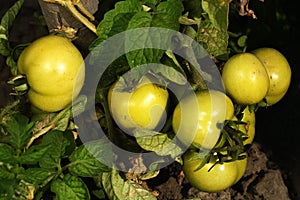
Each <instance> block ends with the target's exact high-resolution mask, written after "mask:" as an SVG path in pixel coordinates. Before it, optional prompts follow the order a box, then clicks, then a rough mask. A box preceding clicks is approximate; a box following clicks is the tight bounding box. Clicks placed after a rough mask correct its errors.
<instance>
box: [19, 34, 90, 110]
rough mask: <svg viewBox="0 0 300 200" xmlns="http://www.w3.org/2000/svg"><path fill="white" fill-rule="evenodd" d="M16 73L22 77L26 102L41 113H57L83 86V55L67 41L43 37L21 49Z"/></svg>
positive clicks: (54, 37)
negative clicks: (22, 75)
mask: <svg viewBox="0 0 300 200" xmlns="http://www.w3.org/2000/svg"><path fill="white" fill-rule="evenodd" d="M18 70H19V72H20V73H21V74H25V75H26V78H27V81H28V84H29V86H30V89H29V91H28V98H29V101H30V102H31V103H32V105H33V106H35V107H37V108H38V109H40V110H42V111H47V112H56V111H59V110H61V109H63V108H65V107H66V106H67V105H68V104H70V103H71V102H72V98H73V97H76V96H77V95H78V94H79V92H80V90H81V88H82V86H83V82H84V76H85V69H84V61H83V58H82V55H81V54H80V52H79V51H78V49H77V48H76V47H75V46H74V45H73V44H72V42H70V41H69V40H68V39H66V38H63V37H60V36H54V35H49V36H44V37H41V38H39V39H37V40H35V41H34V42H33V43H31V44H30V45H29V46H28V47H26V48H25V49H24V51H23V52H22V53H21V55H20V57H19V60H18Z"/></svg>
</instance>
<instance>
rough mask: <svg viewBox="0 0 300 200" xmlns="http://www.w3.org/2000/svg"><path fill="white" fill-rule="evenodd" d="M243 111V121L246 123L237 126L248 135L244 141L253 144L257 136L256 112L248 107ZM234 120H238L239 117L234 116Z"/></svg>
mask: <svg viewBox="0 0 300 200" xmlns="http://www.w3.org/2000/svg"><path fill="white" fill-rule="evenodd" d="M242 113H243V117H242V119H241V122H244V123H245V124H238V125H237V127H236V128H237V130H239V131H242V132H243V133H245V134H247V135H248V138H247V139H246V140H245V141H244V144H251V143H252V142H253V139H254V136H255V112H254V111H251V112H250V110H249V108H248V107H246V108H245V110H243V112H242ZM233 120H237V118H236V117H234V118H233Z"/></svg>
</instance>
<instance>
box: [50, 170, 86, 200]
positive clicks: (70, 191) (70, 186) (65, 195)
mask: <svg viewBox="0 0 300 200" xmlns="http://www.w3.org/2000/svg"><path fill="white" fill-rule="evenodd" d="M51 191H52V192H54V193H55V194H56V198H55V199H56V200H65V199H72V200H89V199H90V193H89V190H88V188H87V186H86V185H85V183H84V182H83V181H82V180H81V179H80V178H78V177H76V176H72V175H71V174H66V175H65V176H64V178H63V180H61V179H56V180H54V181H52V182H51Z"/></svg>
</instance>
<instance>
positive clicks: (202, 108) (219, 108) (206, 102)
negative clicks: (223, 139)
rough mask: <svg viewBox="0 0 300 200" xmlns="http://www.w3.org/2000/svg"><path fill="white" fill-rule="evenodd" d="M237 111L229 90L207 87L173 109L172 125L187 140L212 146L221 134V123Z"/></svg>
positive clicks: (202, 146)
mask: <svg viewBox="0 0 300 200" xmlns="http://www.w3.org/2000/svg"><path fill="white" fill-rule="evenodd" d="M233 114H234V107H233V103H232V101H231V100H230V98H229V97H228V96H226V94H224V93H222V92H220V91H216V90H210V91H208V90H205V91H200V92H196V94H195V95H189V96H187V97H185V98H184V99H182V100H181V101H180V102H179V104H178V105H177V106H176V107H175V110H174V113H173V119H172V126H173V130H174V132H175V133H176V136H177V137H178V139H179V140H180V141H182V142H183V143H184V144H186V145H190V144H192V145H193V146H195V147H198V148H200V147H201V148H207V149H212V148H213V147H214V146H215V144H216V143H217V141H218V139H219V137H220V133H221V129H222V127H220V125H221V124H223V123H224V121H225V120H229V119H232V117H233Z"/></svg>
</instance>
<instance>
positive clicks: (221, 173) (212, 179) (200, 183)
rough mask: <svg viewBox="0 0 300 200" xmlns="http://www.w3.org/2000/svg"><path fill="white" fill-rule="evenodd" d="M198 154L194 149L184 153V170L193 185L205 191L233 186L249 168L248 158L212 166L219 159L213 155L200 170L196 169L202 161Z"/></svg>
mask: <svg viewBox="0 0 300 200" xmlns="http://www.w3.org/2000/svg"><path fill="white" fill-rule="evenodd" d="M197 154H198V153H197V152H194V151H187V152H186V153H185V154H184V156H183V172H184V174H185V177H186V178H187V180H188V181H189V183H190V184H191V185H192V186H193V187H195V188H197V189H198V190H201V191H204V192H219V191H222V190H225V189H227V188H229V187H231V186H232V185H234V184H235V183H237V182H238V181H239V180H240V179H241V178H242V177H243V175H244V173H245V171H246V168H247V158H244V159H243V160H236V161H232V162H224V163H222V164H216V165H215V166H214V167H213V168H211V167H212V166H213V165H214V164H215V162H216V161H217V159H216V158H214V157H212V159H211V160H210V161H209V162H208V163H207V164H205V165H204V166H203V167H202V168H201V169H200V170H196V169H197V168H198V167H199V165H200V163H201V162H202V159H201V158H197ZM195 157H196V159H195ZM209 169H211V170H210V171H209Z"/></svg>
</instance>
